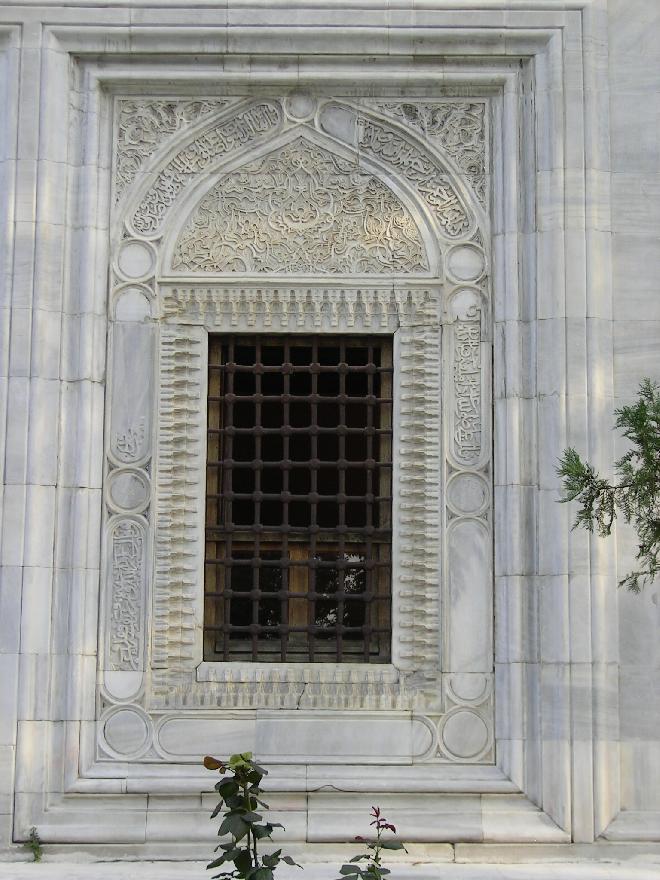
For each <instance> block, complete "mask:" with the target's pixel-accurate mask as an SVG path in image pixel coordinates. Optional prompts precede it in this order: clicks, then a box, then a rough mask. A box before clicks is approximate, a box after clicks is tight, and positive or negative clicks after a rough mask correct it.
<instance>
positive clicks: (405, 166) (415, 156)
mask: <svg viewBox="0 0 660 880" xmlns="http://www.w3.org/2000/svg"><path fill="white" fill-rule="evenodd" d="M359 147H360V150H361V151H363V152H364V153H366V154H367V155H369V156H372V157H373V158H374V159H377V160H378V161H380V162H383V163H384V164H385V165H387V166H388V167H389V168H391V169H392V170H393V171H394V173H396V174H397V175H400V176H402V177H403V178H404V179H405V180H406V181H408V183H410V184H412V186H413V187H414V188H415V189H416V190H417V192H418V193H419V195H420V196H421V197H422V199H423V200H424V201H425V202H426V204H427V205H428V207H429V208H430V209H431V211H432V213H433V215H434V217H435V219H436V221H437V223H438V225H439V226H440V229H441V230H442V233H443V235H445V236H446V237H447V238H449V239H458V238H463V237H465V236H466V235H467V234H468V233H469V231H470V230H471V229H472V227H473V223H474V221H473V219H472V217H471V214H470V211H469V209H468V207H467V205H466V204H465V202H464V200H463V198H462V196H461V195H460V193H459V192H458V190H457V189H456V187H455V186H454V184H453V182H452V180H451V178H450V177H449V175H448V174H444V173H443V172H442V171H440V170H439V169H438V167H437V165H436V164H435V163H434V162H433V160H432V158H431V157H430V156H429V154H428V153H424V152H423V151H422V150H420V149H419V148H418V147H417V146H415V144H413V143H412V142H411V141H409V140H407V139H406V138H404V137H402V135H401V134H400V133H399V132H398V131H396V130H395V129H392V128H388V127H386V126H384V125H381V124H380V123H378V122H375V121H374V120H373V119H370V118H369V117H366V116H361V117H360V118H359Z"/></svg>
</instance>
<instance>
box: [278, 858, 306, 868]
mask: <svg viewBox="0 0 660 880" xmlns="http://www.w3.org/2000/svg"><path fill="white" fill-rule="evenodd" d="M282 861H283V862H286V863H287V865H293V866H294V867H295V868H302V865H299V864H298V862H294V860H293V859H292V858H291V856H282Z"/></svg>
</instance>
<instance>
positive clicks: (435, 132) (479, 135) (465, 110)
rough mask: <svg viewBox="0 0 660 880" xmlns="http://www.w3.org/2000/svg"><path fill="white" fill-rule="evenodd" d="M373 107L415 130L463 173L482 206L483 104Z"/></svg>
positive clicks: (390, 103)
mask: <svg viewBox="0 0 660 880" xmlns="http://www.w3.org/2000/svg"><path fill="white" fill-rule="evenodd" d="M373 106H375V107H377V108H378V109H379V110H382V111H383V112H384V113H387V114H389V115H390V116H396V117H397V118H398V119H400V120H401V121H402V122H404V123H405V124H406V125H409V126H410V127H411V128H415V129H417V131H419V132H421V134H423V135H424V136H425V137H426V138H428V139H429V141H430V142H431V143H433V144H436V145H437V146H438V147H439V148H440V150H441V151H442V152H444V153H446V154H447V155H448V156H449V157H450V158H451V159H452V160H453V161H454V162H455V163H456V165H457V166H458V168H459V169H460V170H461V171H462V172H463V174H464V175H465V178H466V180H467V182H468V183H469V184H470V186H471V187H472V189H473V191H474V193H475V195H476V196H477V198H478V199H479V202H480V203H481V204H482V205H485V204H486V104H485V102H472V101H470V102H468V101H465V102H457V101H441V102H438V103H427V102H423V101H415V102H412V101H411V102H403V101H388V102H384V103H381V102H374V105H373Z"/></svg>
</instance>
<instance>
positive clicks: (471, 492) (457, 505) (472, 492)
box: [447, 473, 489, 516]
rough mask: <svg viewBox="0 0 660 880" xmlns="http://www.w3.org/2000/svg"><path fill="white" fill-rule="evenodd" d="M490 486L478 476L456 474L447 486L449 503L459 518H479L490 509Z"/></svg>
mask: <svg viewBox="0 0 660 880" xmlns="http://www.w3.org/2000/svg"><path fill="white" fill-rule="evenodd" d="M488 501H489V491H488V484H487V483H486V481H485V480H484V479H483V477H481V476H479V475H478V474H472V473H462V474H455V475H454V476H453V477H451V478H450V480H449V482H448V484H447V503H448V504H449V507H450V508H451V510H452V511H453V512H454V513H456V514H458V516H477V515H479V514H480V513H483V512H484V510H486V508H487V507H488Z"/></svg>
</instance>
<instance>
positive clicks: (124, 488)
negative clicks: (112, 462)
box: [108, 468, 149, 513]
mask: <svg viewBox="0 0 660 880" xmlns="http://www.w3.org/2000/svg"><path fill="white" fill-rule="evenodd" d="M108 501H109V503H110V505H111V506H112V507H113V508H114V509H115V510H117V511H119V512H121V513H140V512H141V511H143V510H144V508H145V507H146V506H147V504H148V503H149V480H148V478H147V475H146V474H145V473H144V471H139V470H133V469H124V468H121V469H117V470H115V471H111V473H110V475H109V476H108Z"/></svg>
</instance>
